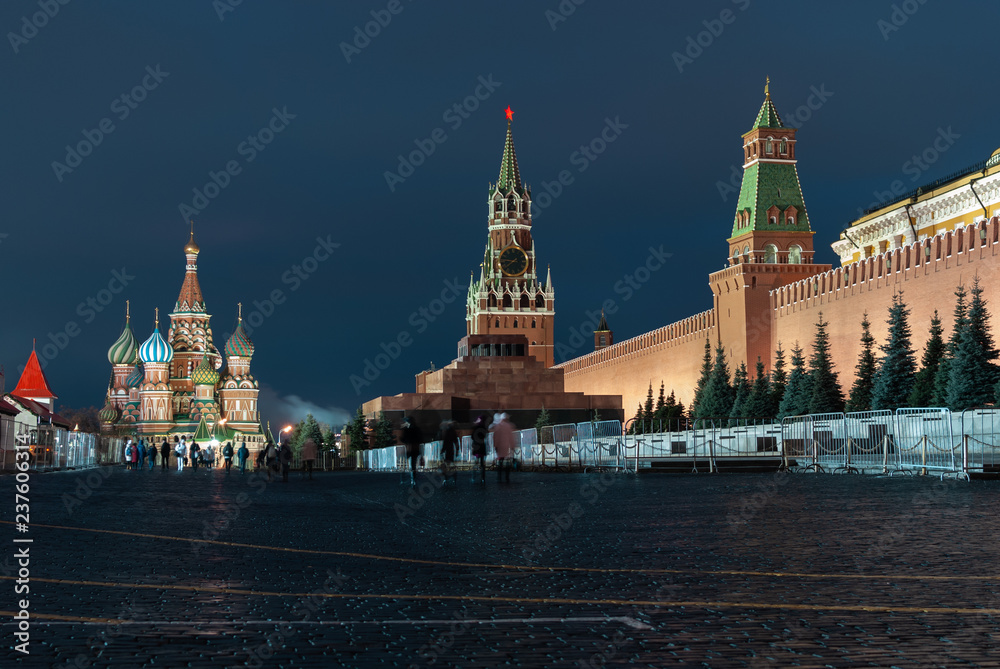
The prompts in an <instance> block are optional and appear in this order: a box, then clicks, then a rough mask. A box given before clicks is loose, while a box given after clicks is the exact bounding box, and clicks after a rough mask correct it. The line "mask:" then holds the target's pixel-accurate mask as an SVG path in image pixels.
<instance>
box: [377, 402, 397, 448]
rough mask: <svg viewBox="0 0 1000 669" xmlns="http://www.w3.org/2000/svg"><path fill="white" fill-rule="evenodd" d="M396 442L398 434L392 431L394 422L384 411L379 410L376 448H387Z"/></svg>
mask: <svg viewBox="0 0 1000 669" xmlns="http://www.w3.org/2000/svg"><path fill="white" fill-rule="evenodd" d="M395 443H396V436H395V435H394V434H393V433H392V423H391V422H390V421H389V419H388V418H386V417H385V412H384V411H379V412H378V420H377V421H375V448H385V447H386V446H392V445H394V444H395Z"/></svg>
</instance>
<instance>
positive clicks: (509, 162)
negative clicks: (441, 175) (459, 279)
mask: <svg viewBox="0 0 1000 669" xmlns="http://www.w3.org/2000/svg"><path fill="white" fill-rule="evenodd" d="M506 113H507V137H506V139H505V140H504V147H503V157H502V158H501V160H500V176H499V177H498V178H497V182H496V183H495V184H490V186H489V193H488V200H487V209H488V220H487V237H486V251H485V254H484V255H483V262H482V264H480V266H479V279H478V280H477V279H475V277H474V276H473V278H472V280H471V281H470V285H469V291H468V294H467V295H466V311H465V318H466V334H467V335H524V336H525V337H527V338H528V353H529V355H531V356H533V357H534V358H536V359H538V360H540V361H542V362H544V363H545V365H546V366H547V367H551V366H552V365H553V364H554V362H555V360H554V358H555V348H554V342H553V340H554V332H553V324H554V319H555V290H554V289H553V287H552V273H551V272H550V271H549V269H548V267H546V268H545V276H544V277H543V276H542V269H543V268H542V267H541V266H540V265H539V263H538V260H537V258H536V257H535V242H534V239H533V238H532V222H531V188H529V187H527V186H525V185H524V184H523V183H522V182H521V170H520V169H519V168H518V165H517V153H516V152H515V151H514V136H513V133H512V132H511V122H512V119H513V117H514V112H513V111H511V109H510V107H507V109H506ZM541 197H544V198H548V197H549V195H547V194H545V195H543V196H541ZM543 206H544V205H543Z"/></svg>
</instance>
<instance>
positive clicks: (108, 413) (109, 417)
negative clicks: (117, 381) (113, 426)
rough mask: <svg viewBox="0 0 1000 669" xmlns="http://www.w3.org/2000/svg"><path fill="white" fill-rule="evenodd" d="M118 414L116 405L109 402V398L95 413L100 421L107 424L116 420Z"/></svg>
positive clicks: (119, 414)
mask: <svg viewBox="0 0 1000 669" xmlns="http://www.w3.org/2000/svg"><path fill="white" fill-rule="evenodd" d="M119 416H121V411H119V410H118V407H116V406H115V405H114V404H112V403H111V400H108V402H107V404H105V405H104V408H103V409H101V411H100V412H99V413H98V414H97V417H98V418H99V419H100V420H101V422H102V423H109V424H110V423H115V422H117V421H118V418H119Z"/></svg>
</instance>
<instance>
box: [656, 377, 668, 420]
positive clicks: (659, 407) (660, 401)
mask: <svg viewBox="0 0 1000 669" xmlns="http://www.w3.org/2000/svg"><path fill="white" fill-rule="evenodd" d="M666 414H667V398H666V395H664V387H663V381H660V396H659V397H657V398H656V408H655V409H653V420H658V421H659V420H664V419H665V418H666V417H667V416H666Z"/></svg>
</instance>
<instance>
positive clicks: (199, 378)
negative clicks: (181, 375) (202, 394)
mask: <svg viewBox="0 0 1000 669" xmlns="http://www.w3.org/2000/svg"><path fill="white" fill-rule="evenodd" d="M191 380H192V381H194V383H195V385H199V386H214V385H215V384H216V383H218V382H219V373H218V372H217V371H215V367H213V366H212V363H211V362H209V360H208V356H207V355H206V356H205V357H204V358H202V359H201V362H200V363H198V366H197V367H195V368H194V371H193V372H191Z"/></svg>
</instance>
